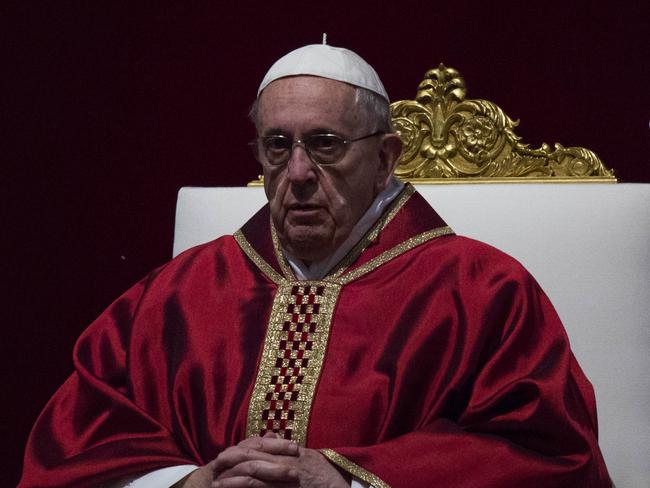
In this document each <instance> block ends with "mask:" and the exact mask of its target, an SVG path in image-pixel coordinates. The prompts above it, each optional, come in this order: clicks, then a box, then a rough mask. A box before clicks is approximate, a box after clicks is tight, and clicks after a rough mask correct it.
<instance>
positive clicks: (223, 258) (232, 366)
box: [19, 194, 611, 488]
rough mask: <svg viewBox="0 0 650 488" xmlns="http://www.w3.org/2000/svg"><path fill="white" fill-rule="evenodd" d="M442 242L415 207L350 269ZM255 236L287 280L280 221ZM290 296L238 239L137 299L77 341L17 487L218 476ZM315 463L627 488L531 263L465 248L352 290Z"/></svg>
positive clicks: (450, 477) (326, 376)
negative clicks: (428, 234)
mask: <svg viewBox="0 0 650 488" xmlns="http://www.w3.org/2000/svg"><path fill="white" fill-rule="evenodd" d="M441 225H444V223H443V222H442V220H441V219H440V218H439V217H438V216H437V215H436V214H435V212H434V211H433V210H432V209H430V208H429V207H428V205H427V204H426V203H425V202H424V201H423V200H422V199H421V198H420V197H419V196H418V195H417V194H416V195H414V196H413V197H412V198H411V199H410V200H409V201H408V202H407V203H406V205H405V206H404V208H403V209H402V210H401V211H400V212H399V213H398V215H397V216H396V217H395V218H394V219H393V221H392V222H391V223H390V224H389V225H388V226H387V228H386V229H385V230H384V231H383V232H382V234H381V235H380V237H379V239H378V240H377V241H376V242H375V243H374V244H373V245H372V246H370V247H369V248H368V249H367V250H366V251H365V252H364V254H362V255H361V257H360V258H359V260H358V261H357V262H356V263H355V264H354V265H353V266H352V269H354V268H356V267H358V266H360V265H361V264H363V263H365V262H367V261H368V260H369V259H371V258H372V257H375V256H378V255H379V254H381V252H383V251H386V250H388V249H390V248H392V247H393V246H395V245H397V244H399V243H401V242H402V241H404V240H405V239H407V238H409V237H411V236H413V235H416V234H419V233H421V232H424V231H426V230H430V229H432V228H436V227H440V226H441ZM242 230H243V233H244V235H245V236H246V237H247V239H248V241H249V242H250V243H251V244H252V245H253V247H254V248H255V249H256V250H257V252H258V253H259V254H260V255H261V256H262V257H263V258H264V259H266V260H267V262H268V263H269V264H270V265H271V266H272V267H274V268H275V269H276V271H278V272H280V269H279V266H278V264H277V260H276V259H275V256H274V254H273V250H272V245H271V240H270V232H269V219H268V207H265V208H264V209H262V210H261V211H260V212H259V213H258V214H257V215H256V216H255V217H253V218H252V219H251V221H249V223H247V224H246V225H245V226H244V227H243V229H242ZM276 289H277V286H276V284H275V283H273V282H272V281H271V280H270V279H269V278H267V277H266V276H265V275H264V274H263V273H262V272H261V271H260V270H259V269H258V267H257V266H256V265H255V264H254V263H253V262H252V261H251V260H250V259H249V258H248V257H247V256H246V255H245V254H244V253H243V252H242V250H241V249H240V247H239V246H238V244H237V243H236V242H235V240H234V239H233V238H232V237H223V238H220V239H218V240H216V241H214V242H212V243H208V244H206V245H203V246H199V247H197V248H194V249H192V250H189V251H187V252H185V253H184V254H182V255H181V256H179V257H178V258H176V259H174V260H173V261H171V262H170V263H168V264H167V265H165V266H163V267H161V268H159V269H157V270H156V271H154V272H152V273H151V274H150V275H149V276H147V277H146V278H145V279H144V280H142V281H141V282H140V283H138V284H136V285H135V286H134V287H133V288H132V289H130V290H129V291H128V292H126V293H125V294H124V295H123V296H122V297H120V298H119V299H118V300H117V301H116V302H114V303H113V304H112V305H111V306H110V307H109V308H108V309H107V310H106V312H105V313H104V314H102V315H101V316H100V317H99V318H98V319H97V320H96V321H95V322H94V323H93V324H92V325H91V326H90V327H89V328H88V329H87V330H86V332H85V333H84V334H83V335H82V336H81V337H80V338H79V341H78V343H77V345H76V347H75V352H74V365H75V372H74V373H73V375H72V376H71V377H70V378H69V380H68V381H67V382H66V383H65V384H64V385H63V386H62V387H61V388H60V390H59V391H58V392H57V393H56V394H55V396H54V397H53V398H52V399H51V401H50V402H49V403H48V405H47V406H46V408H45V410H44V411H43V413H42V414H41V416H40V417H39V419H38V421H37V423H36V425H35V427H34V429H33V431H32V434H31V436H30V439H29V442H28V446H27V450H26V454H25V464H24V471H23V478H22V480H21V483H20V485H19V487H20V488H27V487H37V486H38V487H63V486H75V487H85V486H96V485H98V484H101V483H107V482H111V481H115V480H119V479H121V478H124V477H126V476H129V475H133V474H135V473H141V472H148V471H151V470H153V469H157V468H162V467H165V466H170V465H175V464H205V463H207V462H208V461H210V460H212V459H213V458H214V457H216V456H217V455H218V454H219V452H221V451H222V450H223V449H224V448H226V447H228V446H231V445H233V444H236V443H237V442H239V441H241V440H242V439H243V438H244V437H245V433H246V418H247V410H248V403H249V399H250V395H251V392H252V388H253V385H254V383H255V379H256V375H257V368H258V363H259V359H260V358H259V357H260V353H261V350H262V345H263V341H264V337H265V333H266V327H267V322H268V319H269V313H270V310H271V304H272V301H273V297H274V293H275V290H276ZM307 446H308V447H311V448H316V449H318V448H331V449H334V450H335V451H337V452H338V453H339V454H341V455H343V456H345V457H346V458H348V459H349V460H351V461H353V462H354V463H356V464H358V465H359V466H361V467H362V468H364V469H366V470H368V471H369V472H371V473H374V474H375V475H377V476H379V478H381V479H382V480H383V481H384V482H386V483H387V484H389V485H390V486H393V487H402V486H403V487H409V488H417V487H422V488H430V487H433V486H462V487H516V486H534V487H536V486H540V487H541V486H543V487H554V486H557V487H576V486H589V487H608V486H611V484H610V482H609V478H608V475H607V470H606V468H605V465H604V462H603V459H602V456H601V454H600V450H599V448H598V445H597V439H596V416H595V404H594V396H593V392H592V389H591V385H590V384H589V382H588V381H587V379H586V378H585V377H584V375H583V373H582V372H581V370H580V368H579V366H578V365H577V363H576V361H575V359H574V357H573V355H572V354H571V351H570V349H569V344H568V341H567V337H566V334H565V332H564V329H563V327H562V325H561V323H560V321H559V319H558V317H557V315H556V313H555V311H554V310H553V307H552V306H551V304H550V302H549V300H548V299H547V297H546V296H545V295H544V293H543V292H542V291H541V290H540V288H539V286H538V285H537V283H536V282H535V281H534V279H533V278H532V277H530V275H529V274H528V273H527V272H526V271H525V270H524V269H523V268H522V267H521V266H520V265H519V264H518V263H517V262H516V261H514V260H513V259H511V258H509V257H508V256H505V255H504V254H503V253H501V252H499V251H497V250H495V249H493V248H491V247H489V246H486V245H483V244H481V243H477V242H475V241H472V240H469V239H466V238H462V237H457V236H445V237H439V238H436V239H433V240H431V241H429V242H427V243H425V244H422V245H420V246H418V247H416V248H414V249H412V250H410V251H407V252H406V253H404V254H402V255H400V256H398V257H396V258H395V259H393V260H391V261H389V262H387V263H385V264H384V265H382V266H380V267H379V268H378V269H376V270H374V271H371V272H370V273H368V274H365V275H363V276H361V277H360V278H358V279H357V280H355V281H352V282H351V283H349V284H347V285H345V286H344V287H343V290H342V292H341V295H340V298H339V301H338V303H337V305H336V309H335V312H334V317H333V320H332V325H331V331H330V337H329V344H328V348H327V354H326V357H325V361H324V364H323V368H322V371H321V376H320V381H319V383H318V387H317V390H316V394H315V397H314V401H313V405H312V410H311V417H310V423H309V428H308V432H307Z"/></svg>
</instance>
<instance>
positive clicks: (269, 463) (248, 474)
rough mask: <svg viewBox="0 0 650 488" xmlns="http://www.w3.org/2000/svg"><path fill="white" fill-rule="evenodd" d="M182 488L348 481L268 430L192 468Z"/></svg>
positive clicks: (318, 485)
mask: <svg viewBox="0 0 650 488" xmlns="http://www.w3.org/2000/svg"><path fill="white" fill-rule="evenodd" d="M181 486H183V488H208V487H211V488H239V487H242V488H280V487H282V488H293V487H300V488H307V487H308V488H326V487H327V488H339V487H340V488H349V486H350V484H349V483H348V482H347V481H346V480H345V479H344V478H343V476H342V475H341V474H340V473H339V472H338V470H337V469H336V468H335V467H334V466H332V465H331V464H330V463H329V461H327V459H326V458H325V457H324V456H323V455H322V454H320V453H319V452H318V451H316V450H314V449H307V448H304V447H299V446H298V444H296V443H295V442H293V441H288V440H286V439H282V438H279V437H278V436H277V435H276V434H273V433H268V434H266V435H265V436H264V437H251V438H249V439H246V440H243V441H242V442H240V443H239V444H237V445H236V446H232V447H229V448H228V449H225V450H224V451H222V452H221V453H220V454H219V455H218V456H217V457H216V458H215V459H214V460H212V461H210V462H209V463H208V464H206V465H205V466H203V467H201V468H199V469H197V470H196V471H194V472H193V473H192V474H191V475H190V476H189V477H188V478H187V479H186V480H185V482H184V483H183V484H182V485H181Z"/></svg>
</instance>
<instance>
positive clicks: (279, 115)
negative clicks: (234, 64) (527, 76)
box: [257, 76, 399, 263]
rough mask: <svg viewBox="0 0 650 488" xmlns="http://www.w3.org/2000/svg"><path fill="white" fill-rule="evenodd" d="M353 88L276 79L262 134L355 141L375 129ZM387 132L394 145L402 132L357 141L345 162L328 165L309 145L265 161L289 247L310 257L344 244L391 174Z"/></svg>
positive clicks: (267, 93)
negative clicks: (280, 161) (279, 160)
mask: <svg viewBox="0 0 650 488" xmlns="http://www.w3.org/2000/svg"><path fill="white" fill-rule="evenodd" d="M354 94H355V89H354V88H353V87H352V86H350V85H348V84H345V83H341V82H338V81H334V80H330V79H325V78H319V77H313V76H296V77H290V78H282V79H279V80H276V81H274V82H272V83H271V84H269V85H268V86H267V87H266V88H265V89H264V91H263V92H262V94H261V97H260V100H259V107H258V120H257V126H258V132H259V135H260V136H268V135H277V134H281V135H284V136H286V137H288V138H289V139H293V140H297V139H301V140H302V139H303V138H305V137H307V136H310V135H313V134H325V133H331V134H336V135H339V136H341V137H342V138H343V139H346V140H348V139H354V138H357V137H360V136H364V135H367V134H369V133H371V132H374V130H375V128H374V127H371V126H370V124H369V122H368V121H367V120H366V119H367V116H366V114H365V113H364V111H363V110H357V107H356V105H355V101H354ZM386 138H388V139H391V140H390V142H389V145H391V146H394V145H395V141H394V140H392V138H396V136H395V135H378V136H376V137H371V138H368V139H364V140H361V141H357V142H354V143H351V144H349V147H348V148H347V152H346V153H345V156H344V157H343V158H342V159H341V160H340V161H338V162H337V163H334V164H330V165H326V166H319V165H318V164H316V163H314V162H313V161H311V160H310V158H309V156H308V155H307V153H306V152H305V148H304V147H303V146H302V145H296V146H294V149H293V151H292V153H291V157H290V158H289V161H288V162H287V163H286V164H284V165H280V166H270V165H268V164H264V163H263V165H262V166H263V171H264V187H265V191H266V196H267V198H268V200H269V203H270V207H271V216H272V218H273V224H274V225H275V228H276V230H277V232H278V237H279V239H280V242H281V244H282V246H283V247H284V248H285V249H286V250H287V251H289V252H290V253H291V254H293V255H294V256H296V257H297V258H299V259H302V260H303V261H305V262H307V263H311V262H313V261H318V260H321V259H324V258H325V257H327V256H329V255H330V254H332V253H333V252H334V251H335V250H336V249H337V248H338V246H340V245H341V243H343V241H344V240H345V239H346V238H347V237H348V236H349V235H350V232H351V231H352V228H353V227H354V225H355V224H356V223H357V221H358V220H359V219H360V218H361V216H362V215H363V214H364V213H365V211H366V210H367V209H368V207H369V206H370V203H371V202H372V201H373V200H374V198H375V196H376V195H377V194H378V193H379V192H381V191H382V190H383V189H384V188H385V186H386V184H387V182H388V180H389V177H390V174H391V172H392V168H393V161H392V160H391V156H390V155H387V154H386V151H385V147H384V146H385V145H386V142H385V139H386ZM397 156H399V154H397ZM262 160H263V156H262Z"/></svg>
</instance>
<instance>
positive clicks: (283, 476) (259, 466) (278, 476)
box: [217, 460, 298, 483]
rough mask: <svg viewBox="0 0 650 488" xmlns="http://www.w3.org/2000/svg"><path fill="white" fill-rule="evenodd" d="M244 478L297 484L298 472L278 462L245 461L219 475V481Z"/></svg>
mask: <svg viewBox="0 0 650 488" xmlns="http://www.w3.org/2000/svg"><path fill="white" fill-rule="evenodd" d="M242 477H244V478H251V479H256V480H261V481H281V482H285V483H291V482H294V483H295V482H297V481H298V471H296V470H295V469H294V468H293V467H291V466H288V465H286V464H282V463H278V462H268V461H259V460H256V461H245V462H243V463H239V464H237V465H236V466H233V467H232V468H230V469H227V470H224V471H222V472H221V473H219V475H218V476H217V480H225V479H228V478H242Z"/></svg>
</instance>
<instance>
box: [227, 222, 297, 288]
mask: <svg viewBox="0 0 650 488" xmlns="http://www.w3.org/2000/svg"><path fill="white" fill-rule="evenodd" d="M233 237H234V238H235V240H236V241H237V244H239V247H241V249H242V251H244V253H245V254H246V256H248V257H249V258H250V260H251V261H253V262H254V263H255V264H256V265H257V267H258V268H259V269H260V270H261V271H262V272H263V273H264V274H265V275H266V276H268V277H269V279H270V280H271V281H273V282H274V283H276V284H278V285H279V284H280V283H282V282H284V281H286V280H285V279H284V278H283V277H282V276H280V275H279V274H278V273H277V272H276V271H275V270H274V269H273V268H272V267H271V265H270V264H269V263H267V262H266V261H265V260H264V259H263V258H262V256H260V255H259V254H258V253H257V251H256V250H255V249H253V246H251V244H250V242H248V240H247V239H246V237H244V234H243V232H242V231H241V229H240V230H238V231H237V232H235V233H234V234H233Z"/></svg>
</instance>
